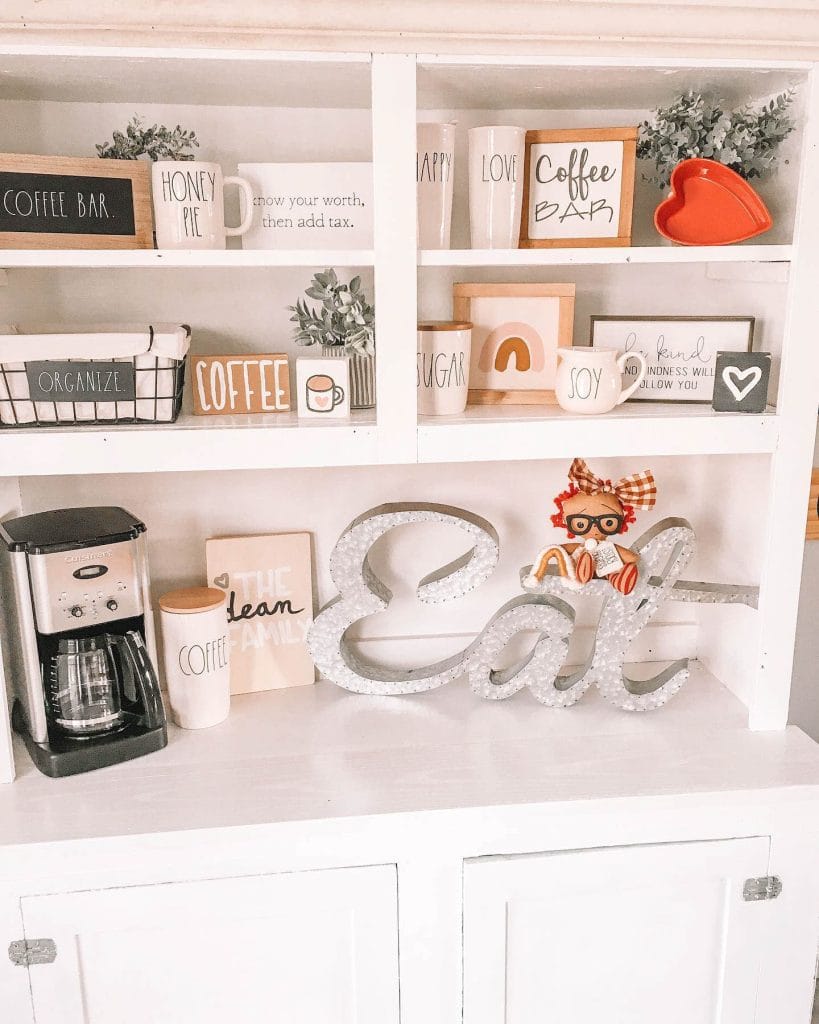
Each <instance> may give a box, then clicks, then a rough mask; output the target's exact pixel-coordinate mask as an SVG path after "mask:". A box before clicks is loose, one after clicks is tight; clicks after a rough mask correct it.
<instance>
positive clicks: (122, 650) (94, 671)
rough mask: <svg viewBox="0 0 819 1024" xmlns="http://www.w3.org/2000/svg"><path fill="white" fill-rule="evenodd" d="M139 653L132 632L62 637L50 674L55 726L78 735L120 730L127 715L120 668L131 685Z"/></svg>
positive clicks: (69, 733) (93, 734) (136, 670)
mask: <svg viewBox="0 0 819 1024" xmlns="http://www.w3.org/2000/svg"><path fill="white" fill-rule="evenodd" d="M138 653H139V652H138V649H137V646H136V644H135V641H134V637H133V636H132V635H131V634H127V633H126V634H125V636H114V635H111V634H108V633H104V634H100V635H99V636H91V637H83V638H70V639H62V640H60V641H59V644H58V646H57V653H56V654H55V655H53V657H52V658H51V665H50V669H49V674H48V687H49V701H50V705H51V719H52V722H53V723H54V725H55V726H56V727H57V728H58V729H59V730H60V731H61V732H62V733H64V734H65V735H67V736H73V737H75V738H76V737H92V736H99V735H102V734H104V733H110V732H115V731H116V730H118V729H121V728H122V727H123V726H124V725H125V724H126V719H127V713H126V711H124V709H123V680H122V668H123V666H124V667H125V670H126V673H127V675H128V677H129V681H130V683H131V686H132V687H133V684H134V682H135V678H134V677H135V676H136V675H137V673H138V671H139V668H138V664H137V661H138V659H137V655H138ZM125 700H126V702H127V700H128V698H127V697H126V698H125Z"/></svg>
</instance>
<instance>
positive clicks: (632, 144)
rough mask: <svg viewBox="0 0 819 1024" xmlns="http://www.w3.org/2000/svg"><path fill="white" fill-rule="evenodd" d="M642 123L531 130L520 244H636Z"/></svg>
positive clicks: (524, 247)
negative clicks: (634, 226) (634, 229)
mask: <svg viewBox="0 0 819 1024" xmlns="http://www.w3.org/2000/svg"><path fill="white" fill-rule="evenodd" d="M636 152H637V128H636V127H635V128H580V129H568V130H567V129H561V130H557V129H555V130H554V131H528V132H527V133H526V153H525V157H524V161H523V208H522V211H521V220H520V248H521V249H534V248H554V247H560V246H566V247H573V246H584V247H589V246H604V245H616V246H623V245H631V215H632V208H633V205H634V167H635V161H636Z"/></svg>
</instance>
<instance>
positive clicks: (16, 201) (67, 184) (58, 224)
mask: <svg viewBox="0 0 819 1024" xmlns="http://www.w3.org/2000/svg"><path fill="white" fill-rule="evenodd" d="M0 231H14V232H17V231H33V232H40V233H43V232H48V233H59V234H67V235H74V234H78V235H134V234H135V233H136V226H135V224H134V189H133V186H132V184H131V182H130V180H129V179H128V178H91V177H87V176H80V175H67V174H27V173H24V172H20V171H14V172H13V171H0Z"/></svg>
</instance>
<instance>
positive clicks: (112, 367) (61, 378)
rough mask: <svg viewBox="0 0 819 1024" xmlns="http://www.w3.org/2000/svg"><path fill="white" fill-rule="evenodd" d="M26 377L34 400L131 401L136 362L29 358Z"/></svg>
mask: <svg viewBox="0 0 819 1024" xmlns="http://www.w3.org/2000/svg"><path fill="white" fill-rule="evenodd" d="M26 378H27V379H28V390H29V396H30V398H31V400H32V402H132V401H133V400H134V399H135V398H136V372H135V370H134V364H133V363H124V362H114V361H111V362H104V361H102V360H94V361H88V362H70V361H69V360H61V359H48V360H42V361H39V362H37V361H35V362H27V363H26Z"/></svg>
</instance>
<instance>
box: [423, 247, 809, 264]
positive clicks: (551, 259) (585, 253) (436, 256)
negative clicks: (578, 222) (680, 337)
mask: <svg viewBox="0 0 819 1024" xmlns="http://www.w3.org/2000/svg"><path fill="white" fill-rule="evenodd" d="M791 256H792V247H791V246H790V245H691V246H688V245H632V246H623V247H622V248H619V247H615V246H612V247H610V248H605V247H601V248H588V249H424V250H422V251H420V252H419V254H418V264H419V266H422V267H555V266H571V265H584V264H585V265H591V264H629V263H670V264H676V263H788V262H790V260H791Z"/></svg>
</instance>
